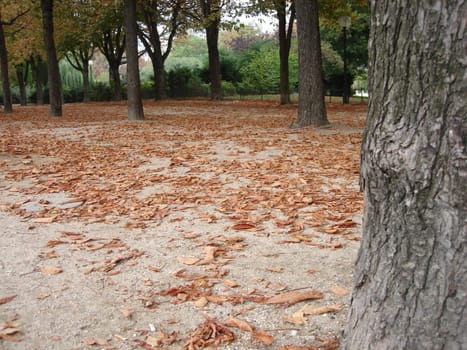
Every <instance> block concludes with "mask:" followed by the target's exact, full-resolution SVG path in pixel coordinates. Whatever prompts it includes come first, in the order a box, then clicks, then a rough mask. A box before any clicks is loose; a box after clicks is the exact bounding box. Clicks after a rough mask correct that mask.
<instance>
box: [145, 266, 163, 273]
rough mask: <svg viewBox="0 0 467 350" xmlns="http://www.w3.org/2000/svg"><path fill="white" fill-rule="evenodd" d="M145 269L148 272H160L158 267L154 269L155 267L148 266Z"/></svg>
mask: <svg viewBox="0 0 467 350" xmlns="http://www.w3.org/2000/svg"><path fill="white" fill-rule="evenodd" d="M147 269H148V270H149V271H152V272H160V271H161V269H160V267H156V266H148V267H147Z"/></svg>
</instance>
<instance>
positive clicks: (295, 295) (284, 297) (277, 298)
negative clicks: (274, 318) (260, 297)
mask: <svg viewBox="0 0 467 350" xmlns="http://www.w3.org/2000/svg"><path fill="white" fill-rule="evenodd" d="M322 297H323V293H321V292H319V291H317V290H309V291H305V292H299V291H292V292H284V293H280V294H276V295H274V296H272V297H270V298H268V299H266V301H265V303H266V304H285V305H293V304H296V303H298V302H300V301H304V300H309V299H321V298H322Z"/></svg>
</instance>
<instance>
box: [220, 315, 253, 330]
mask: <svg viewBox="0 0 467 350" xmlns="http://www.w3.org/2000/svg"><path fill="white" fill-rule="evenodd" d="M225 325H226V326H230V327H235V328H238V329H241V330H242V331H245V332H253V331H254V327H253V326H251V325H250V324H249V323H248V322H247V321H244V320H241V319H239V318H235V317H229V318H228V319H227V321H226V322H225Z"/></svg>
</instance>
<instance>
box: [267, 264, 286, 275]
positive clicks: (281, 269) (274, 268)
mask: <svg viewBox="0 0 467 350" xmlns="http://www.w3.org/2000/svg"><path fill="white" fill-rule="evenodd" d="M266 270H268V271H270V272H276V273H279V272H282V271H284V268H283V267H281V266H273V267H267V268H266Z"/></svg>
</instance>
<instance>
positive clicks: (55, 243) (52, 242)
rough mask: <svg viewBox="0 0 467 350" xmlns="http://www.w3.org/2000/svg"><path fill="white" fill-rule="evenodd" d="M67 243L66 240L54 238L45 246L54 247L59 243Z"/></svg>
mask: <svg viewBox="0 0 467 350" xmlns="http://www.w3.org/2000/svg"><path fill="white" fill-rule="evenodd" d="M67 243H68V242H65V241H62V240H59V239H52V240H50V241H48V242H47V244H46V245H45V246H46V247H48V248H53V247H55V246H56V245H58V244H67Z"/></svg>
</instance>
